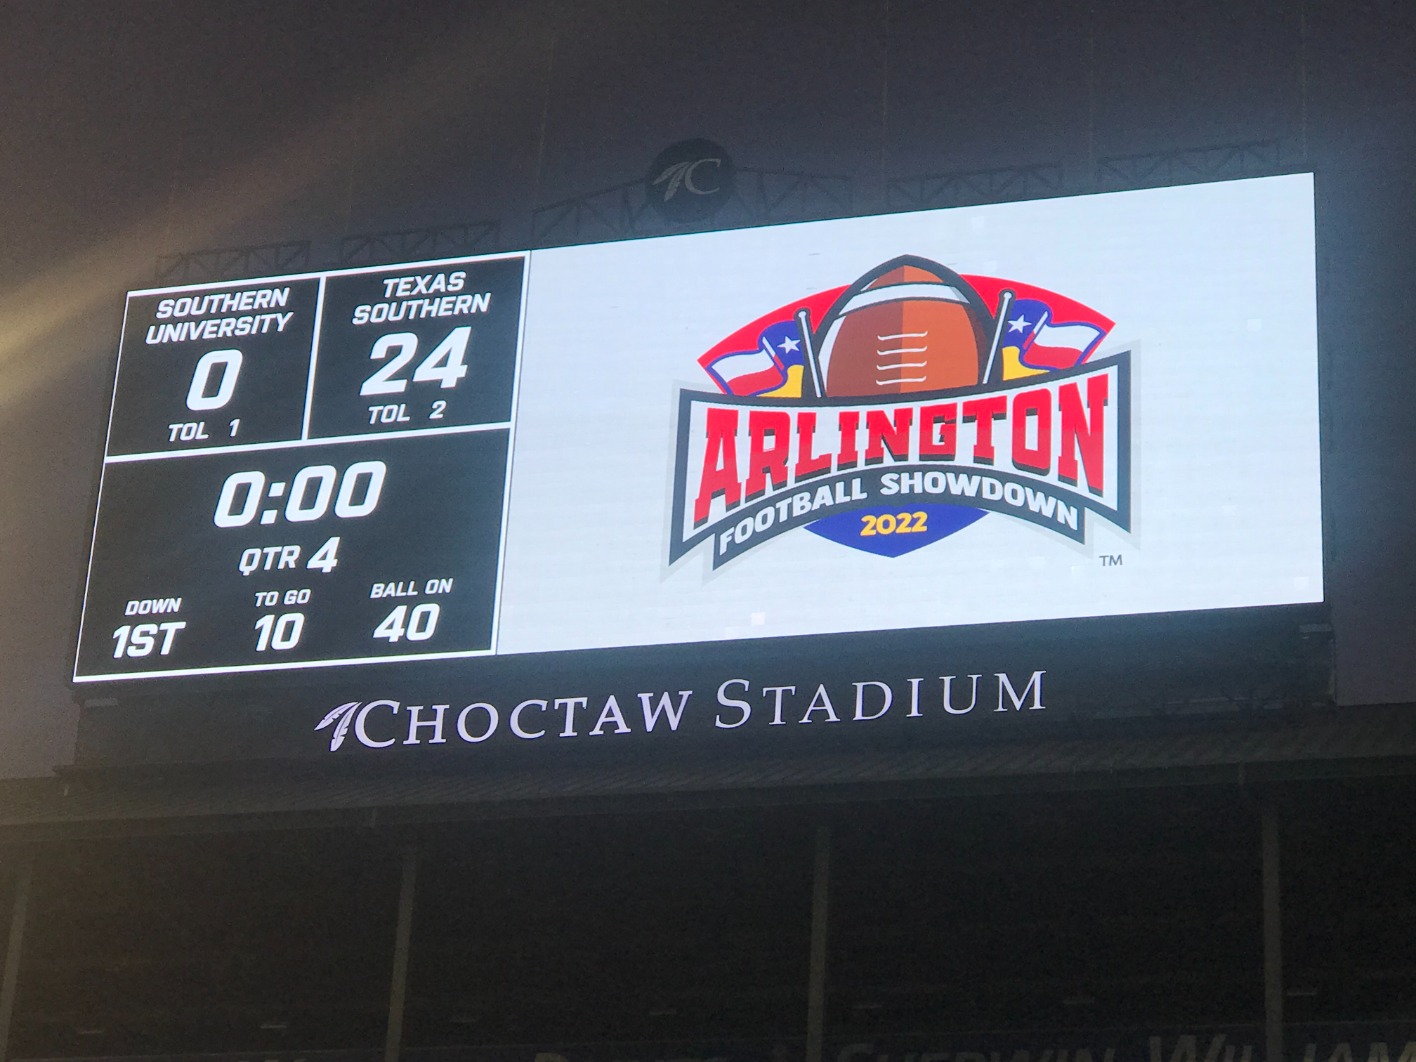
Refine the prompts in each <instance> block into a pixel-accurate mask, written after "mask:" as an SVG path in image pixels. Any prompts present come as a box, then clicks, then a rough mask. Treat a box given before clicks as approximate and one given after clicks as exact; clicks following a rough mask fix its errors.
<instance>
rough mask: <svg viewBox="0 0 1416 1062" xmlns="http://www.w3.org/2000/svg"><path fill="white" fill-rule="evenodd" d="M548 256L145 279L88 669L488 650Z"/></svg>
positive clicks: (120, 392) (150, 670)
mask: <svg viewBox="0 0 1416 1062" xmlns="http://www.w3.org/2000/svg"><path fill="white" fill-rule="evenodd" d="M526 260H527V259H526V256H525V255H524V254H523V255H512V256H507V257H500V258H490V259H480V260H472V261H464V262H451V263H443V264H441V265H438V266H436V267H428V268H427V269H421V268H406V267H405V268H398V269H383V270H367V271H356V272H347V273H342V274H334V275H325V276H314V277H299V278H289V279H285V280H275V281H258V282H255V283H250V284H230V285H219V286H213V287H208V288H201V289H183V290H180V291H173V292H167V293H163V292H153V293H135V294H133V295H132V296H130V298H129V300H128V307H127V314H126V316H125V322H124V329H123V341H122V346H121V350H120V354H119V370H118V381H117V385H116V388H115V393H114V399H113V412H112V425H111V428H110V432H109V440H108V450H107V456H106V460H105V464H104V475H103V506H102V510H101V512H100V516H99V521H98V527H97V531H96V534H95V537H94V547H93V559H92V566H93V569H94V571H96V572H99V573H103V574H104V575H105V576H106V578H103V579H101V580H98V581H95V582H92V583H91V584H90V587H89V595H88V602H87V607H86V610H85V611H86V616H89V617H92V618H93V619H94V621H95V622H93V623H89V624H86V625H85V627H84V630H83V640H82V642H81V646H80V653H79V669H78V670H79V674H80V676H83V675H85V674H97V673H103V672H107V673H125V674H130V673H144V674H162V673H170V672H202V671H215V670H231V669H237V668H252V667H255V668H272V667H290V666H300V665H303V664H306V663H308V662H311V661H340V662H355V661H358V660H363V659H379V658H386V657H397V656H404V655H407V654H408V653H409V652H410V651H413V652H416V653H418V654H419V655H424V654H427V653H446V652H456V653H467V654H475V653H480V652H486V651H488V650H489V649H490V648H491V645H492V638H493V624H494V621H495V616H496V595H497V571H498V565H497V558H498V554H499V546H500V541H501V533H502V526H503V519H504V508H505V503H506V488H507V478H508V473H509V467H510V454H511V430H512V423H511V418H512V404H513V403H512V399H513V390H514V384H515V378H516V360H517V352H518V340H519V337H520V332H521V315H522V307H523V304H524V299H523V295H524V291H525V274H526ZM413 596H416V597H417V598H418V600H417V601H416V602H414V603H411V604H410V603H408V602H407V601H406V600H404V598H407V597H413ZM99 617H102V619H101V620H99Z"/></svg>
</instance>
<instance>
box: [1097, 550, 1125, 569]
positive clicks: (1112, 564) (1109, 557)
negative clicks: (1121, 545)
mask: <svg viewBox="0 0 1416 1062" xmlns="http://www.w3.org/2000/svg"><path fill="white" fill-rule="evenodd" d="M1121 559H1122V558H1121V554H1119V553H1103V554H1102V555H1101V566H1102V567H1103V568H1119V567H1121Z"/></svg>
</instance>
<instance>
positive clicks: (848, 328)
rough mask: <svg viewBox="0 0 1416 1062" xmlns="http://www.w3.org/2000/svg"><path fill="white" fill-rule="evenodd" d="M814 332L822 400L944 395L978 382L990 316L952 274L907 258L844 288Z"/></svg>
mask: <svg viewBox="0 0 1416 1062" xmlns="http://www.w3.org/2000/svg"><path fill="white" fill-rule="evenodd" d="M818 332H819V336H820V338H818V339H817V341H816V349H817V357H818V358H819V359H820V362H821V371H822V375H823V378H824V383H825V394H826V396H829V397H836V396H841V395H881V394H902V393H905V392H910V391H943V390H947V389H949V388H952V387H972V386H974V385H975V384H979V383H982V382H983V373H984V370H985V367H986V359H987V356H988V344H989V340H990V339H991V338H992V332H993V316H992V314H990V313H989V311H988V308H987V307H986V306H984V304H983V300H982V299H980V298H979V296H978V293H977V292H975V291H974V289H973V288H972V287H971V286H970V285H969V284H968V282H967V281H965V280H964V278H963V277H961V276H959V275H958V274H957V273H955V272H954V271H953V270H952V269H946V268H945V267H944V266H941V265H939V264H938V263H936V262H930V261H928V260H926V259H923V258H915V257H913V256H905V257H901V258H895V259H892V260H891V261H889V262H886V263H885V264H884V265H881V266H879V267H877V268H875V269H872V270H871V271H870V272H869V273H867V274H866V275H865V276H863V277H861V278H860V279H859V280H857V281H856V282H855V283H854V284H852V285H851V286H850V287H849V288H847V289H846V290H845V291H844V292H843V293H842V294H841V297H840V298H839V299H837V300H836V302H835V304H834V305H833V306H832V307H831V309H830V310H829V311H828V312H827V314H826V317H825V319H824V320H823V321H822V322H821V326H820V329H819V330H818Z"/></svg>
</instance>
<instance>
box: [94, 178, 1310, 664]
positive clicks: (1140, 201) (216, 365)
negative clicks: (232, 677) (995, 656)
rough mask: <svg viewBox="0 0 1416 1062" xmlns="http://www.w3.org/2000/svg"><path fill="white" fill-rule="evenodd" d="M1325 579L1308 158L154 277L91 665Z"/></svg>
mask: <svg viewBox="0 0 1416 1062" xmlns="http://www.w3.org/2000/svg"><path fill="white" fill-rule="evenodd" d="M1322 594H1323V586H1322V548H1321V519H1320V490H1319V445H1318V381H1317V341H1316V326H1315V294H1314V254H1313V200H1312V182H1311V178H1310V177H1309V176H1307V175H1298V176H1286V177H1273V178H1264V179H1258V180H1249V181H1237V182H1229V183H1222V184H1210V185H1194V186H1188V187H1182V188H1169V189H1156V190H1146V191H1135V192H1120V193H1111V194H1104V195H1094V196H1085V197H1077V198H1070V199H1058V200H1046V201H1037V202H1026V203H1014V204H1004V205H995V206H980V207H968V208H958V209H952V210H939V211H929V212H919V213H906V214H892V215H886V216H881V217H866V218H852V219H845V220H838V221H826V222H815V223H808V224H797V225H787V226H779V227H771V228H759V229H744V230H735V231H727V232H716V233H706V234H696V235H686V236H677V237H666V238H662V239H652V240H639V241H629V242H623V243H613V244H600V245H590V246H583V247H569V248H556V249H547V250H536V251H530V252H526V253H519V254H506V255H498V256H490V257H482V258H472V259H460V260H456V261H442V262H431V263H418V264H410V265H400V266H389V267H379V268H375V269H361V270H344V271H332V272H326V273H318V274H308V275H301V276H292V277H278V278H269V279H264V280H254V281H240V282H234V283H228V284H213V285H203V286H200V287H188V288H174V289H164V290H159V291H140V292H133V293H131V294H130V295H129V297H128V305H127V313H126V317H125V323H124V330H123V336H122V342H121V348H120V355H119V363H118V370H117V382H116V385H115V394H114V400H113V410H112V418H111V423H110V427H109V434H108V442H107V447H106V451H105V458H104V468H103V480H102V484H101V490H100V499H99V506H98V514H97V522H96V529H95V534H94V542H93V551H92V557H91V561H90V571H89V578H88V585H87V591H86V595H85V603H84V610H83V618H82V623H81V630H80V639H79V647H78V654H77V662H76V667H75V679H76V680H78V681H90V680H102V679H116V678H137V677H149V678H153V677H160V676H172V675H183V674H222V673H229V672H243V671H259V670H265V669H273V668H304V667H316V666H337V665H346V666H348V665H356V664H370V663H377V662H380V661H388V660H395V659H398V660H418V659H421V660H427V661H437V660H439V659H449V658H456V657H475V656H484V655H498V654H533V653H540V652H551V651H560V650H572V649H592V648H605V649H613V648H618V647H631V646H648V645H662V644H674V643H701V642H713V641H721V640H733V639H757V638H768V637H776V636H786V635H810V634H825V633H843V632H872V631H887V630H895V629H903V628H921V627H949V626H955V625H964V624H969V625H972V624H986V623H1001V622H1010V621H1022V620H1066V619H1068V618H1077V617H1085V616H1105V615H1129V614H1142V613H1157V612H1173V611H1182V610H1195V609H1219V608H1233V607H1241V606H1264V605H1282V604H1293V603H1301V602H1314V601H1320V600H1321V599H1322Z"/></svg>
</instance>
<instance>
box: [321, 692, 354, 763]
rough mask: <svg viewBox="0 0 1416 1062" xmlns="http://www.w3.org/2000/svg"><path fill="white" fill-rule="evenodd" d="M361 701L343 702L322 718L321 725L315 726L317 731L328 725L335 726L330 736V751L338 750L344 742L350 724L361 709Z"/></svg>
mask: <svg viewBox="0 0 1416 1062" xmlns="http://www.w3.org/2000/svg"><path fill="white" fill-rule="evenodd" d="M360 703H361V702H359V701H349V702H348V703H347V704H341V705H340V706H339V707H338V708H336V709H335V710H334V711H332V712H330V713H329V715H327V716H325V717H324V718H323V719H321V720H320V725H319V726H317V727H315V732H316V733H318V732H319V731H321V730H323V729H324V728H325V727H327V726H334V732H333V733H331V734H330V736H329V751H330V752H336V751H338V749H339V746H340V745H343V744H344V737H345V735H346V734H348V733H349V725H350V724H351V723H353V722H354V713H355V712H357V711H358V710H359V705H360ZM336 724H337V725H336Z"/></svg>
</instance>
